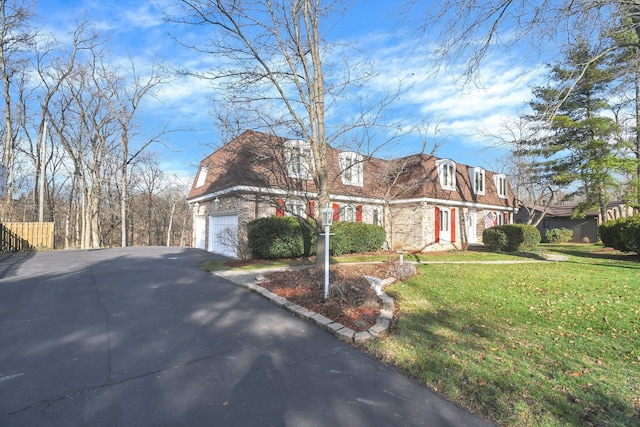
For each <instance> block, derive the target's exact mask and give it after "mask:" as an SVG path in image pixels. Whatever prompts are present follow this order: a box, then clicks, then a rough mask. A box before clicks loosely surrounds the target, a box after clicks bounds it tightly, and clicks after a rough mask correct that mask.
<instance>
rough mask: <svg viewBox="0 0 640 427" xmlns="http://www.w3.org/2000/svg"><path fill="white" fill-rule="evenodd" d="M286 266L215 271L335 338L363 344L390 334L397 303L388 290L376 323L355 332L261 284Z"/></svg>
mask: <svg viewBox="0 0 640 427" xmlns="http://www.w3.org/2000/svg"><path fill="white" fill-rule="evenodd" d="M285 269H287V268H286V267H285V268H276V269H269V270H262V271H257V272H256V271H254V272H253V273H246V272H239V273H238V272H233V271H228V270H227V271H214V272H212V273H213V274H215V275H216V276H218V277H222V278H224V279H227V280H230V281H231V282H233V283H235V284H237V285H240V286H242V287H243V288H245V289H248V290H250V291H252V292H254V293H256V294H258V295H260V296H262V297H263V298H266V299H267V300H269V301H271V302H272V303H274V304H276V305H278V306H280V307H282V308H284V309H285V310H287V311H289V312H290V313H292V314H294V315H296V316H298V317H300V318H302V319H305V320H307V321H308V322H310V323H315V324H316V325H318V326H319V327H320V328H322V329H324V330H326V331H328V332H330V333H331V334H333V335H334V336H335V337H337V338H338V339H340V340H341V341H344V342H345V343H348V344H360V343H363V342H365V341H369V340H373V339H377V338H379V337H385V336H387V335H388V334H389V327H390V326H391V321H392V320H393V313H394V312H395V303H394V301H393V298H391V297H390V296H389V295H387V294H386V293H384V291H383V292H381V293H379V294H378V298H380V301H381V303H382V308H381V309H380V314H379V315H378V318H377V319H376V324H375V325H373V326H372V327H370V328H369V329H367V330H366V331H362V332H356V331H354V330H353V329H351V328H347V327H346V326H344V325H343V324H342V323H338V322H334V321H333V320H331V319H329V318H328V317H326V316H324V315H322V314H319V313H316V312H314V311H311V310H308V309H306V308H304V307H302V306H301V305H298V304H294V303H292V302H290V301H289V300H287V299H286V298H283V297H281V296H279V295H276V294H274V293H273V292H271V291H269V290H267V289H265V288H263V287H262V286H260V283H263V282H265V281H267V279H266V278H265V276H264V275H265V274H268V273H272V272H276V271H282V270H285ZM394 281H395V279H393V278H390V279H385V280H383V281H382V286H383V287H384V286H388V285H390V284H391V283H393V282H394Z"/></svg>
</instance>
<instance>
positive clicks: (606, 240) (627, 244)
mask: <svg viewBox="0 0 640 427" xmlns="http://www.w3.org/2000/svg"><path fill="white" fill-rule="evenodd" d="M598 232H599V234H600V240H602V243H603V245H604V246H606V247H609V248H613V249H616V250H619V251H622V252H637V253H640V216H639V215H636V216H633V217H629V218H619V219H616V220H613V221H607V222H605V223H603V224H601V225H600V227H598Z"/></svg>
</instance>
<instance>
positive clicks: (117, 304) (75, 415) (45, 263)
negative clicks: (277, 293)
mask: <svg viewBox="0 0 640 427" xmlns="http://www.w3.org/2000/svg"><path fill="white" fill-rule="evenodd" d="M211 258H212V255H211V254H208V253H206V252H202V251H198V250H195V249H184V248H125V249H109V250H95V251H61V252H41V253H36V254H27V255H15V256H10V257H4V258H2V259H0V349H1V351H0V425H2V426H12V425H16V426H38V425H42V426H44V425H46V426H79V425H83V426H84V425H91V426H115V425H122V426H128V425H135V426H162V425H167V426H176V425H189V426H200V425H203V426H204V425H206V426H345V427H347V426H348V427H357V426H363V427H364V426H394V425H398V426H419V425H427V426H436V427H437V426H488V425H491V424H490V423H487V422H485V421H484V420H482V419H480V418H478V417H476V416H474V415H472V414H470V413H469V412H467V411H466V410H464V409H461V408H459V407H458V406H456V405H454V404H452V403H450V402H448V401H446V400H445V399H443V398H442V397H440V396H439V395H437V394H435V393H433V392H432V391H430V390H429V389H426V388H424V387H422V386H420V385H419V384H417V383H415V382H413V381H411V380H409V379H407V378H406V377H404V376H402V375H400V374H399V373H397V372H395V371H393V370H392V369H390V368H388V367H386V366H384V365H382V364H380V363H379V362H378V361H376V360H374V359H372V358H370V357H369V356H367V355H366V354H363V353H361V352H360V351H358V350H356V349H355V348H353V347H352V346H349V345H347V344H345V343H343V342H341V341H340V340H338V339H336V338H335V337H333V336H332V335H330V334H329V333H328V332H326V331H323V330H321V329H319V328H317V327H316V326H314V325H312V324H310V323H308V322H305V321H303V320H302V319H300V318H298V317H295V316H293V315H291V314H290V313H288V312H286V311H284V310H282V309H281V308H279V307H278V306H276V305H274V304H272V303H270V302H269V301H267V300H265V299H263V298H261V297H259V296H258V295H255V294H253V293H251V292H249V291H247V290H246V289H244V288H241V287H238V286H236V285H234V284H232V283H231V282H229V281H228V280H225V279H222V278H219V277H216V276H214V275H212V274H210V273H206V272H203V271H201V270H200V269H199V268H198V264H199V263H200V262H202V261H204V260H207V259H211Z"/></svg>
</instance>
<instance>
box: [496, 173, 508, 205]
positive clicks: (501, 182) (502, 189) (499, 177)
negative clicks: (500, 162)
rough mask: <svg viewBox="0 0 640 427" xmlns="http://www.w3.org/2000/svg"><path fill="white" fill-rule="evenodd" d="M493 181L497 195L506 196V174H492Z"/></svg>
mask: <svg viewBox="0 0 640 427" xmlns="http://www.w3.org/2000/svg"><path fill="white" fill-rule="evenodd" d="M493 181H494V182H495V184H496V190H497V191H498V197H500V198H501V199H506V198H507V176H506V175H505V174H502V173H500V174H496V175H494V176H493Z"/></svg>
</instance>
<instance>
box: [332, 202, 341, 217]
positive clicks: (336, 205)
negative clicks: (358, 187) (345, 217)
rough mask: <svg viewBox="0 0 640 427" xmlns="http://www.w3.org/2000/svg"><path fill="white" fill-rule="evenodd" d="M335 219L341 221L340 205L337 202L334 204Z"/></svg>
mask: <svg viewBox="0 0 640 427" xmlns="http://www.w3.org/2000/svg"><path fill="white" fill-rule="evenodd" d="M333 220H334V221H340V205H339V204H337V203H334V204H333Z"/></svg>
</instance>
